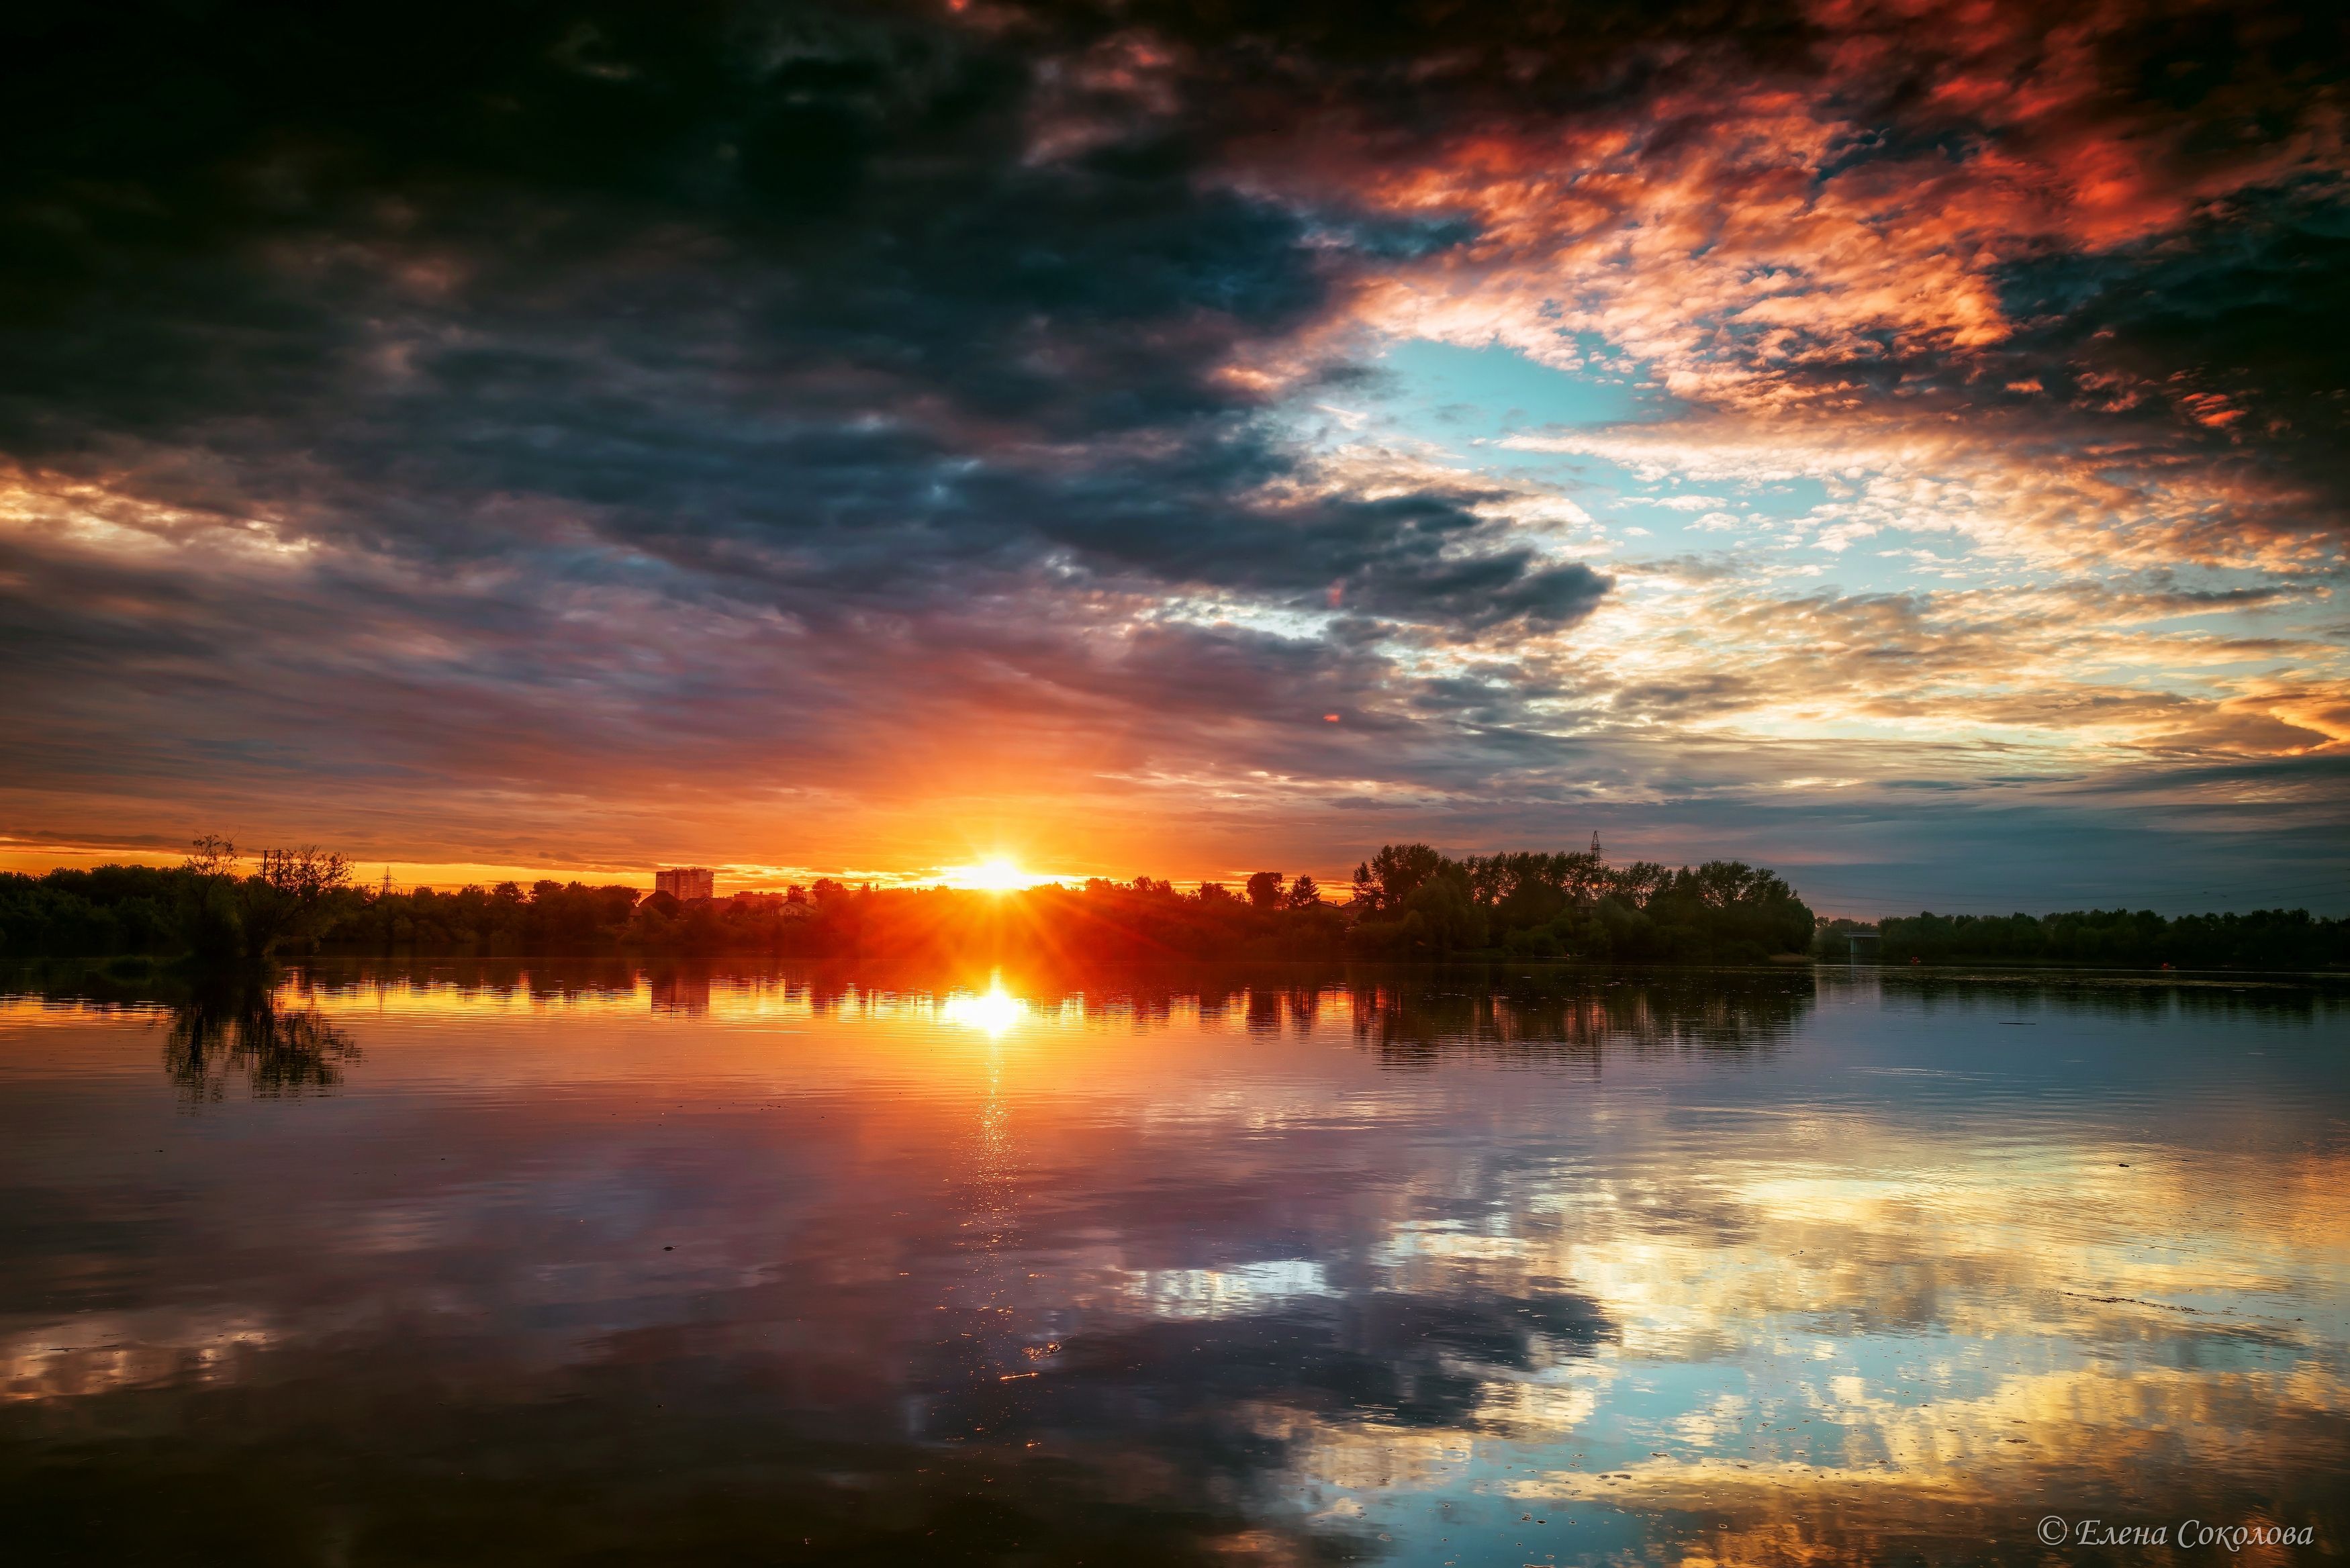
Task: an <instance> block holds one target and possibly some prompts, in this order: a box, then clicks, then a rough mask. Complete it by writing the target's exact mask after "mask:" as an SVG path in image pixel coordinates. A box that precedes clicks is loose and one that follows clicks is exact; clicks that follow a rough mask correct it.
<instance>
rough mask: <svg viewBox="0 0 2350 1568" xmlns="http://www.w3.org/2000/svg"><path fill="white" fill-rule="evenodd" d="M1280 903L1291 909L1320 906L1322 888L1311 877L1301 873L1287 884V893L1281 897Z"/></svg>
mask: <svg viewBox="0 0 2350 1568" xmlns="http://www.w3.org/2000/svg"><path fill="white" fill-rule="evenodd" d="M1282 904H1283V906H1284V908H1287V909H1320V908H1321V907H1322V889H1321V888H1319V887H1317V886H1316V885H1315V881H1314V878H1313V877H1307V876H1305V875H1303V874H1301V875H1300V876H1299V877H1298V878H1297V880H1296V881H1295V882H1292V883H1291V884H1290V885H1289V892H1288V895H1287V896H1286V897H1285V898H1283V899H1282Z"/></svg>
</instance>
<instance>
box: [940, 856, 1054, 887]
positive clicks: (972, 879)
mask: <svg viewBox="0 0 2350 1568" xmlns="http://www.w3.org/2000/svg"><path fill="white" fill-rule="evenodd" d="M957 869H958V871H959V872H960V875H958V876H957V877H955V881H956V883H957V884H958V885H959V886H962V887H965V888H979V889H980V890H981V891H983V892H988V893H1015V892H1018V891H1019V890H1020V889H1021V888H1025V887H1026V886H1028V884H1029V883H1030V882H1032V881H1034V880H1035V878H1034V877H1030V876H1029V875H1028V873H1027V872H1025V871H1023V870H1022V869H1020V867H1018V866H1016V865H1014V864H1013V863H1012V862H1011V861H1010V860H1008V859H1006V858H1005V857H1003V856H1001V855H997V856H993V857H989V858H988V859H985V860H983V861H981V862H980V863H979V864H978V865H976V866H964V867H958V868H957Z"/></svg>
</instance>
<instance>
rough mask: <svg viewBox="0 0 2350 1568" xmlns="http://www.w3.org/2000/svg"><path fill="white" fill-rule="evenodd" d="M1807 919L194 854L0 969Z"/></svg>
mask: <svg viewBox="0 0 2350 1568" xmlns="http://www.w3.org/2000/svg"><path fill="white" fill-rule="evenodd" d="M1812 927H1813V919H1812V913H1811V911H1810V910H1809V909H1806V908H1805V907H1804V904H1803V903H1802V901H1801V900H1800V899H1798V898H1796V897H1795V894H1794V889H1792V888H1789V887H1788V886H1787V884H1786V882H1785V881H1784V880H1783V878H1781V877H1778V876H1776V875H1774V874H1773V873H1771V872H1768V871H1763V870H1759V869H1757V868H1755V867H1750V866H1746V865H1744V864H1742V863H1740V862H1736V861H1712V862H1709V863H1708V864H1706V865H1703V866H1699V867H1666V866H1662V865H1659V864H1657V863H1654V862H1649V861H1640V862H1636V863H1634V864H1631V865H1627V866H1610V865H1609V864H1608V863H1607V859H1606V857H1604V855H1603V854H1602V852H1601V850H1600V848H1599V846H1598V844H1597V842H1596V840H1595V841H1594V843H1593V844H1592V846H1591V847H1590V848H1589V849H1587V850H1579V851H1575V852H1571V853H1562V854H1547V853H1533V852H1521V853H1512V854H1502V855H1492V856H1470V857H1466V858H1461V859H1455V858H1453V857H1449V856H1446V855H1443V854H1441V853H1440V852H1439V851H1437V850H1435V849H1433V848H1430V846H1427V845H1424V844H1405V845H1388V846H1384V847H1383V848H1381V849H1380V850H1379V852H1378V854H1377V855H1376V856H1374V857H1371V858H1370V859H1368V860H1367V861H1365V862H1364V863H1363V864H1362V865H1361V866H1359V867H1357V868H1356V872H1355V877H1354V883H1353V886H1352V887H1351V888H1348V889H1347V894H1346V897H1345V898H1344V899H1343V900H1338V899H1333V898H1328V897H1326V896H1325V893H1324V891H1323V889H1322V888H1319V887H1318V886H1316V885H1315V880H1314V878H1313V877H1303V876H1301V877H1284V876H1283V875H1282V874H1281V873H1278V872H1274V871H1262V872H1259V873H1257V874H1256V875H1254V876H1253V877H1249V878H1247V879H1246V881H1245V882H1244V883H1243V884H1242V885H1241V886H1240V887H1239V888H1230V887H1227V886H1225V885H1223V884H1222V883H1216V882H1207V883H1202V884H1201V885H1200V886H1198V887H1196V888H1189V889H1183V890H1179V889H1177V888H1175V887H1174V886H1173V885H1172V884H1171V883H1169V882H1166V881H1161V880H1155V879H1153V878H1151V877H1137V878H1136V879H1135V880H1133V881H1131V882H1113V881H1109V880H1106V879H1102V878H1094V879H1092V880H1089V881H1087V882H1085V883H1083V884H1082V885H1078V886H1074V887H1070V886H1061V885H1056V884H1045V885H1043V886H1040V887H1036V888H1028V889H1026V890H1024V891H1019V892H1011V893H1000V894H999V893H981V892H972V891H965V890H961V889H954V888H871V887H865V888H850V887H847V886H846V885H844V884H842V883H839V882H837V881H830V880H819V881H817V882H816V883H814V884H812V885H811V886H809V887H807V888H797V887H795V888H790V889H788V890H787V891H785V892H783V893H738V894H736V895H734V896H733V897H731V898H702V899H691V900H680V899H678V898H673V897H671V895H669V894H666V893H653V894H650V895H648V894H644V893H641V892H639V890H638V889H636V888H629V887H621V886H611V887H601V888H594V887H587V886H585V885H583V884H580V883H577V882H570V883H558V882H554V881H542V882H538V883H536V884H534V885H532V886H531V887H529V888H524V887H522V886H520V885H518V884H516V883H513V882H505V883H500V884H498V885H497V886H495V887H491V888H480V887H467V888H459V889H456V890H454V891H439V890H435V889H433V888H413V889H410V890H406V891H394V890H390V889H386V890H382V891H373V890H368V889H362V888H355V887H353V886H352V885H351V881H350V877H349V868H348V863H347V862H345V861H344V860H343V859H342V857H339V856H335V855H330V854H328V853H326V852H324V851H320V850H317V849H315V848H313V849H301V850H271V851H268V852H266V853H265V854H264V855H263V856H262V857H260V861H259V865H258V867H257V868H256V869H255V870H253V871H252V872H250V873H243V872H240V871H239V870H238V869H237V867H236V857H235V849H234V846H232V845H230V844H228V843H227V842H226V841H225V840H222V839H218V838H207V839H204V840H202V841H200V842H199V843H198V845H197V846H196V849H195V852H194V853H193V854H192V855H191V856H190V857H188V859H187V860H186V861H185V862H184V863H183V864H182V865H181V866H179V867H174V868H171V869H159V868H154V867H135V866H108V867H99V868H98V869H96V870H92V871H68V870H60V871H53V872H51V873H49V874H48V875H47V876H45V877H25V876H15V875H11V876H6V877H0V951H5V952H8V953H18V954H49V955H60V956H63V955H104V954H110V953H148V954H170V953H181V952H186V953H192V954H195V955H198V956H201V957H204V958H208V959H221V960H232V959H233V960H243V961H256V960H261V959H265V958H268V957H270V956H273V955H276V954H291V953H296V952H328V953H354V954H357V953H399V952H406V953H415V954H420V955H429V956H455V955H463V956H469V957H483V958H492V957H515V956H523V955H546V954H573V955H580V956H588V955H594V954H598V953H617V952H627V951H644V952H689V953H715V952H743V951H756V952H768V953H774V954H778V955H785V956H807V957H849V956H868V957H869V956H879V955H890V956H899V957H908V958H919V957H923V956H926V955H938V956H955V955H959V954H969V953H974V952H983V953H993V954H998V955H1001V956H1003V957H1007V958H1008V957H1029V958H1039V959H1045V960H1070V961H1092V960H1139V959H1149V958H1160V957H1178V958H1201V959H1207V958H1216V959H1226V958H1251V959H1295V958H1348V957H1356V958H1376V959H1411V958H1430V957H1445V956H1449V955H1453V954H1461V953H1476V952H1486V953H1492V952H1500V953H1503V954H1507V955H1509V956H1512V957H1519V958H1573V959H1583V960H1590V961H1602V960H1615V961H1638V962H1668V963H1739V962H1752V961H1763V960H1765V959H1768V958H1770V957H1772V956H1773V955H1775V954H1783V953H1790V952H1796V951H1800V950H1802V949H1803V948H1804V944H1805V943H1806V942H1807V941H1808V940H1809V939H1810V936H1811V932H1812Z"/></svg>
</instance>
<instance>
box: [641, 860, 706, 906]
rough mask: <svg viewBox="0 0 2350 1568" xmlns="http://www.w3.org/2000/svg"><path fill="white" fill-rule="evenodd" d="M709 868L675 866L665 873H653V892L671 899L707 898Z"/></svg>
mask: <svg viewBox="0 0 2350 1568" xmlns="http://www.w3.org/2000/svg"><path fill="white" fill-rule="evenodd" d="M710 886H711V877H710V868H709V867H706V866H677V867H671V868H670V869H669V870H667V871H656V872H654V873H653V891H654V892H656V893H667V894H668V895H669V896H670V897H671V898H712V897H713V896H714V895H712V892H711V890H710Z"/></svg>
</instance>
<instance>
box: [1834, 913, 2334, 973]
mask: <svg viewBox="0 0 2350 1568" xmlns="http://www.w3.org/2000/svg"><path fill="white" fill-rule="evenodd" d="M1867 929H1868V928H1867V927H1865V926H1859V925H1856V923H1855V922H1852V921H1849V920H1843V921H1836V922H1833V923H1832V924H1825V925H1823V926H1822V928H1821V931H1820V940H1819V953H1820V956H1822V957H1825V958H1844V957H1846V955H1847V953H1848V952H1849V950H1850V948H1851V943H1850V940H1849V937H1848V933H1849V932H1851V931H1854V930H1859V931H1863V932H1865V931H1866V930H1867ZM1876 929H1877V954H1878V957H1879V959H1880V960H1881V961H1884V962H1886V963H1893V964H1907V963H1910V962H1912V961H1915V962H1918V963H1929V964H1931V963H2022V964H2037V963H2054V964H2087V965H2095V966H2097V967H2100V968H2107V969H2161V968H2163V967H2165V966H2166V965H2167V966H2168V967H2170V968H2172V969H2258V970H2303V971H2307V970H2324V969H2344V968H2350V919H2331V920H2329V919H2319V918H2317V917H2315V916H2313V915H2311V914H2310V912H2309V911H2308V910H2306V909H2254V910H2253V911H2251V913H2250V914H2243V915H2181V916H2178V917H2177V918H2176V919H2165V918H2164V917H2163V916H2160V915H2158V914H2156V913H2155V912H2154V911H2153V910H2151V909H2136V910H2132V909H2075V910H2072V911H2070V912H2068V913H2064V914H2055V915H2023V914H2015V915H1937V914H1932V913H1926V914H1920V915H1911V916H1907V917H1899V918H1896V919H1887V920H1883V921H1880V922H1878V924H1877V928H1876Z"/></svg>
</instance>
